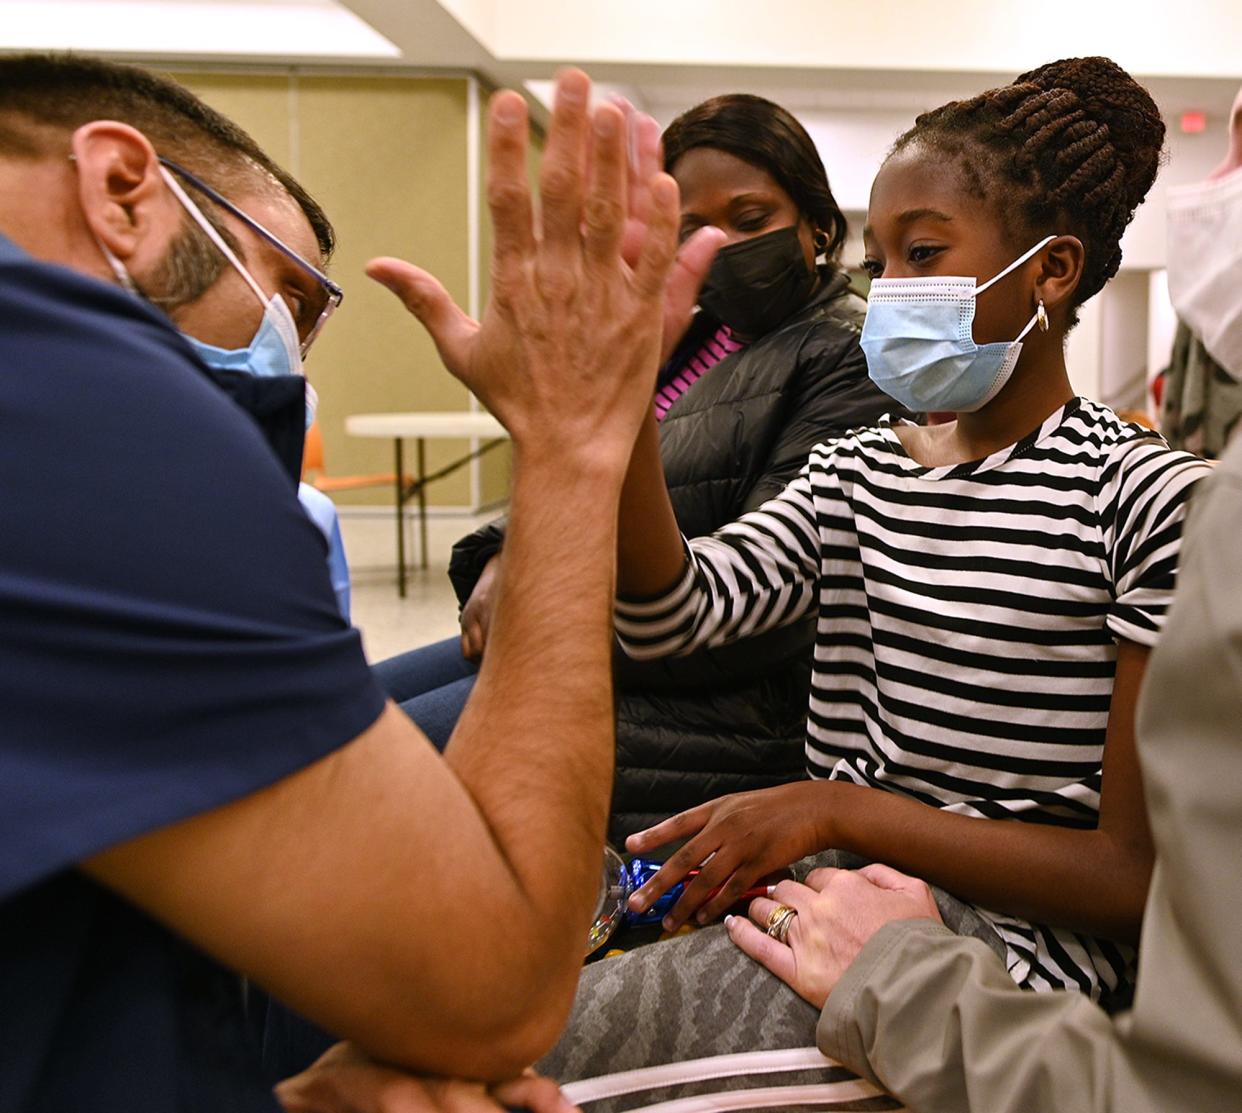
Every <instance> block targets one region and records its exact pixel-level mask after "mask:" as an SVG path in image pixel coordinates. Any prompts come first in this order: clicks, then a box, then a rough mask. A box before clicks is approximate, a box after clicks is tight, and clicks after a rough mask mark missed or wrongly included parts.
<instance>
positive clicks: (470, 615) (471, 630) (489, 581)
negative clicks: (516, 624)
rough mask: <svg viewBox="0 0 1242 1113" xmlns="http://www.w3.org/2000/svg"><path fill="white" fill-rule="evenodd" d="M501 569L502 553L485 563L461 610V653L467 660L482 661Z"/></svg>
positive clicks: (494, 606)
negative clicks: (497, 577)
mask: <svg viewBox="0 0 1242 1113" xmlns="http://www.w3.org/2000/svg"><path fill="white" fill-rule="evenodd" d="M499 571H500V554H499V553H497V554H496V555H495V556H494V557H492V558H491V559H490V560H489V561H488V562H487V563H486V564H485V565H483V571H482V572H481V573H479V578H478V580H476V581H475V585H474V590H473V591H472V592H471V593H470V598H469V599H467V600H466V605H465V606H464V607H463V608H462V610H461V655H462V656H463V657H465V658H466V660H467V661H481V660H482V659H483V650H484V648H485V647H486V645H487V629H488V627H489V626H490V625H491V622H492V611H493V610H495V608H496V592H495V587H496V573H497V572H499Z"/></svg>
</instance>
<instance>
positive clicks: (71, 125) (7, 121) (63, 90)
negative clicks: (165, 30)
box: [0, 54, 336, 260]
mask: <svg viewBox="0 0 1242 1113" xmlns="http://www.w3.org/2000/svg"><path fill="white" fill-rule="evenodd" d="M93 120H117V121H119V122H120V123H123V124H129V125H130V126H131V127H134V128H137V129H138V130H139V131H140V132H142V133H143V134H144V135H145V136H146V137H147V138H148V139H149V140H150V141H151V143H152V145H153V146H154V147H155V149H156V151H158V152H159V154H161V155H163V156H165V157H166V158H170V159H172V160H173V161H174V162H176V163H178V164H179V165H181V166H184V167H186V168H187V169H188V170H191V171H193V172H194V173H195V174H196V175H198V176H199V177H201V178H203V180H204V181H207V182H209V183H211V184H212V185H213V186H215V187H216V188H217V189H219V190H220V192H222V193H224V194H226V195H227V194H228V193H230V192H234V191H235V190H236V189H237V188H238V187H239V186H243V185H244V184H246V178H247V177H251V178H253V176H254V174H255V172H256V171H258V172H259V173H260V174H264V175H267V176H269V177H271V178H272V179H274V180H275V181H276V182H278V183H279V184H280V186H281V187H282V188H283V189H284V190H285V191H286V192H287V193H288V194H289V196H290V197H292V198H293V199H294V201H296V202H297V204H298V207H299V208H301V210H302V212H303V213H304V214H305V215H306V219H307V221H308V222H309V223H310V226H311V228H312V229H313V230H314V233H315V239H316V240H317V241H318V243H319V250H320V251H321V252H322V254H323V257H324V259H325V260H326V259H327V258H329V257H330V256H331V254H332V250H333V248H334V247H335V246H336V236H335V233H334V232H333V230H332V225H331V223H330V222H329V221H328V217H327V214H326V213H324V211H323V209H322V208H321V207H320V205H319V203H318V202H317V201H315V199H314V198H313V197H311V195H310V194H309V193H307V192H306V190H305V189H303V188H302V186H301V185H300V184H299V183H298V182H297V180H296V179H295V178H294V177H293V176H292V175H291V174H289V173H288V172H287V171H285V170H283V169H282V168H281V167H279V166H278V165H276V163H275V162H273V161H272V160H271V159H270V158H269V157H268V156H267V154H265V153H264V151H263V149H262V148H261V147H260V146H259V145H258V144H257V143H256V142H255V141H254V140H253V139H251V138H250V136H249V135H247V134H246V132H245V131H243V130H242V129H241V128H239V127H238V126H237V125H236V124H235V123H233V121H232V120H230V119H228V118H227V117H226V116H223V115H221V114H220V113H219V112H217V111H216V110H215V109H214V108H209V107H208V106H207V105H206V104H204V103H203V102H202V101H201V100H199V99H198V97H196V96H195V95H194V94H193V93H191V92H190V91H189V90H188V89H186V88H185V87H184V86H182V85H179V84H178V83H177V82H175V81H173V80H172V79H171V78H169V77H164V76H162V75H160V74H156V73H152V72H151V71H150V70H146V69H142V68H140V67H138V66H129V65H122V64H120V63H117V62H107V61H104V60H103V59H101V58H92V57H89V56H86V55H79V54H19V55H12V56H9V57H0V154H8V155H10V156H18V157H23V156H24V157H42V156H44V155H46V154H48V153H49V147H48V140H47V138H46V136H45V135H41V134H40V132H41V131H45V130H46V129H49V128H50V129H55V130H57V131H64V132H69V133H71V132H73V131H75V130H76V129H77V128H79V127H81V126H82V125H83V124H88V123H90V122H91V121H93Z"/></svg>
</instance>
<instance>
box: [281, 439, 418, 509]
mask: <svg viewBox="0 0 1242 1113" xmlns="http://www.w3.org/2000/svg"><path fill="white" fill-rule="evenodd" d="M402 479H403V481H404V482H403V486H408V485H410V484H412V483H413V482H414V477H413V476H409V475H407V476H403V477H402ZM302 482H303V483H309V484H310V485H311V486H312V487H314V488H315V489H316V490H319V491H322V492H323V493H324V494H325V495H330V494H331V493H332V492H333V491H358V490H361V489H362V488H363V487H389V488H392V487H394V486H395V485H396V482H397V475H396V473H395V472H377V473H375V474H374V475H329V474H328V469H327V468H326V467H325V466H324V460H323V433H322V432H320V430H319V422H317V421H316V422H314V423H313V424H312V425H311V427H310V428H309V429H307V430H306V447H305V448H304V449H303V450H302Z"/></svg>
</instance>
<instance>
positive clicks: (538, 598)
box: [445, 452, 621, 956]
mask: <svg viewBox="0 0 1242 1113" xmlns="http://www.w3.org/2000/svg"><path fill="white" fill-rule="evenodd" d="M620 479H621V477H620V475H619V474H610V473H609V472H608V471H607V470H601V469H598V468H594V467H592V466H591V465H590V464H589V463H587V462H585V461H579V462H577V463H575V462H574V461H572V460H548V459H546V458H538V459H534V460H532V459H527V458H524V457H523V456H522V454H521V452H519V454H518V456H517V458H516V460H515V476H514V488H513V500H512V513H511V517H510V521H509V529H508V534H507V537H506V542H505V559H504V563H503V565H502V571H501V573H500V575H501V584H500V588H499V598H498V601H497V606H496V612H495V616H494V619H493V622H492V627H491V630H490V634H489V642H488V649H487V653H486V654H485V656H484V660H483V665H482V668H481V670H480V672H479V679H478V682H477V683H476V685H475V688H474V693H473V695H472V697H471V699H470V702H469V703H468V704H467V706H466V709H465V711H464V712H463V714H462V717H461V720H460V721H459V723H458V726H457V729H456V730H455V731H454V733H453V737H452V739H451V741H450V743H449V746H448V749H447V750H446V752H445V757H446V759H447V761H448V762H449V763H450V765H452V767H453V769H454V771H455V772H456V773H457V775H458V776H459V778H460V779H461V781H462V783H463V784H464V785H465V786H466V788H467V789H468V790H469V792H470V793H471V795H472V796H473V797H474V799H475V801H476V803H477V804H478V807H479V810H480V812H481V814H482V815H483V817H484V819H485V821H486V822H487V824H488V825H489V827H490V829H491V831H492V834H493V837H494V838H495V841H496V844H497V847H498V849H499V851H500V852H501V854H502V855H503V857H504V859H505V860H506V861H507V863H508V864H509V866H510V868H511V869H512V871H513V873H514V875H515V879H516V880H517V882H518V885H519V887H520V888H521V890H522V892H523V893H524V894H525V896H526V898H527V903H528V906H529V908H530V909H531V912H532V915H534V916H535V917H536V918H537V919H539V920H540V921H541V922H542V924H543V927H542V933H543V934H542V942H543V944H544V945H546V950H547V953H548V954H549V955H551V956H556V955H568V956H575V955H579V954H580V953H581V947H582V946H583V945H584V944H585V930H586V926H587V924H588V922H589V918H590V915H591V912H592V910H593V906H594V902H595V899H596V896H597V890H598V883H599V876H600V868H601V859H600V850H601V847H602V845H603V842H604V830H605V826H606V821H607V815H608V801H609V794H610V791H611V785H612V763H613V751H614V741H613V739H614V718H613V700H612V677H611V657H612V636H611V632H612V600H613V592H614V569H615V560H614V553H615V551H616V550H615V546H616V529H617V517H616V505H617V493H618V490H619V487H620ZM552 485H555V486H556V488H557V489H558V490H559V491H560V496H559V498H557V499H556V500H551V499H549V498H548V497H547V492H548V490H549V488H550V487H551V486H552Z"/></svg>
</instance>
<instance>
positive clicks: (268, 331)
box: [96, 166, 319, 429]
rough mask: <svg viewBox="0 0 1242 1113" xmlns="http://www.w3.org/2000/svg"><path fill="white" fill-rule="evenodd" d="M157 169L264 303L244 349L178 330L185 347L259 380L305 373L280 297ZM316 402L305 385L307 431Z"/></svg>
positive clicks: (122, 273) (128, 283) (122, 274)
mask: <svg viewBox="0 0 1242 1113" xmlns="http://www.w3.org/2000/svg"><path fill="white" fill-rule="evenodd" d="M160 173H161V174H162V175H163V177H164V182H165V184H167V186H168V188H169V189H170V190H171V191H172V194H173V196H174V197H176V198H177V200H178V201H180V202H181V204H182V206H183V207H184V208H185V210H186V212H187V213H189V215H190V217H191V218H192V219H193V220H194V222H195V223H196V224H197V225H198V226H199V227H200V228H201V229H202V230H203V233H204V234H205V235H206V236H207V237H208V239H210V240H211V242H212V243H214V244H215V245H216V247H218V248H219V249H220V251H221V253H222V254H223V255H224V257H225V258H226V259H227V260H228V261H229V262H230V263H231V264H232V265H233V267H234V268H235V269H236V270H237V272H238V273H239V274H240V275H241V276H242V278H243V280H244V281H245V283H246V285H247V286H249V287H250V289H251V290H253V291H254V294H255V297H257V298H258V299H259V302H260V303H261V304H262V306H263V319H262V320H261V321H260V322H259V327H258V329H257V331H256V332H255V334H254V337H253V338H252V339H251V341H250V343H249V344H248V345H246V347H244V348H218V347H216V346H215V345H214V344H208V343H206V342H205V341H202V340H199V339H198V338H197V337H195V336H191V335H189V333H184V332H183V333H182V334H181V335H182V336H183V337H185V339H186V341H187V342H188V343H189V344H190V347H192V348H193V349H194V351H195V352H196V353H197V355H198V357H199V359H201V360H202V361H203V362H204V363H205V364H206V365H207V366H208V367H210V368H212V369H213V370H215V371H242V372H245V373H247V374H250V375H255V376H257V377H259V378H268V377H271V376H274V375H303V376H304V372H303V370H302V351H301V342H300V340H299V339H298V330H297V325H296V324H294V321H293V314H292V313H291V312H290V311H289V306H288V304H287V303H286V302H285V299H284V298H282V297H281V296H280V295H279V294H273V295H272V296H271V297H270V298H269V297H267V296H266V295H265V294H264V293H263V288H262V287H261V286H260V285H259V284H258V282H256V281H255V278H254V276H253V275H252V274H251V273H250V272H249V271H248V270H247V269H246V267H245V266H244V265H243V263H242V261H241V260H240V259H238V257H237V254H236V253H235V252H234V251H233V249H232V248H231V247H229V245H228V244H227V243H226V242H225V240H224V237H223V236H221V235H220V233H219V232H218V231H217V230H216V228H215V226H214V225H213V224H212V223H211V221H209V220H208V219H207V218H206V217H205V216H204V215H203V213H202V210H201V209H199V207H198V206H197V205H196V204H195V203H194V202H193V201H192V200H191V199H190V197H189V195H188V194H187V193H186V192H185V190H184V189H182V188H181V185H180V183H179V182H178V181H177V179H176V178H174V177H173V176H172V174H170V173H169V172H168V171H167V170H166V169H165V168H164V167H162V166H161V167H160ZM96 242H98V243H99V249H100V251H102V252H103V255H104V258H105V259H106V260H107V261H108V265H109V266H110V267H111V268H112V272H113V273H114V274H115V275H116V277H117V281H118V282H120V283H121V285H122V286H124V287H125V288H126V289H127V290H129V291H130V292H131V293H132V294H134V295H136V296H138V297H142V293H141V291H140V290H139V289H138V287H137V286H136V285H135V283H134V280H133V278H132V277H131V276H130V274H129V272H128V271H127V270H126V269H125V264H124V263H122V262H121V261H120V259H118V258H117V257H116V255H114V254H113V253H112V252H111V251H110V250H109V249H108V247H107V245H106V244H104V243H103V242H102V241H98V240H97V241H96ZM318 403H319V396H318V395H317V394H316V393H315V390H314V388H313V387H312V386H311V385H310V383H307V384H306V428H308V429H309V428H310V427H311V423H312V422H313V421H314V420H315V410H316V408H317V406H318Z"/></svg>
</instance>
